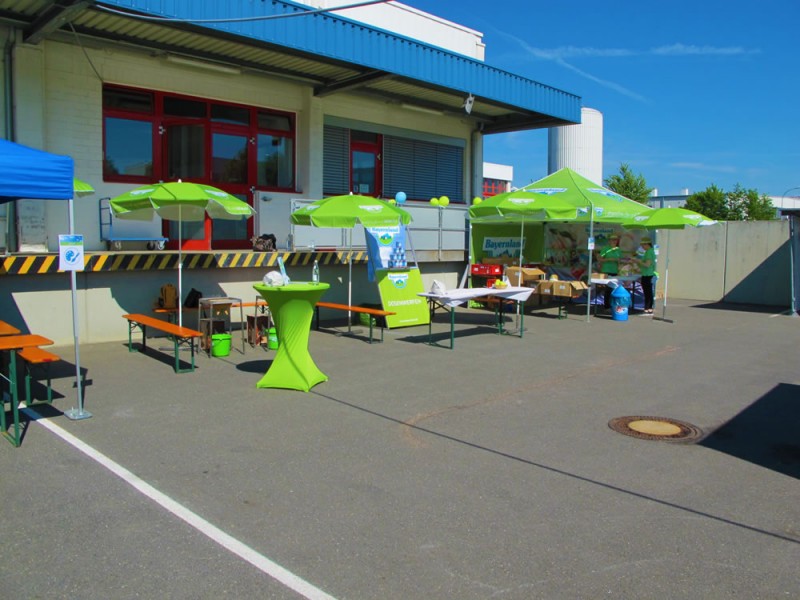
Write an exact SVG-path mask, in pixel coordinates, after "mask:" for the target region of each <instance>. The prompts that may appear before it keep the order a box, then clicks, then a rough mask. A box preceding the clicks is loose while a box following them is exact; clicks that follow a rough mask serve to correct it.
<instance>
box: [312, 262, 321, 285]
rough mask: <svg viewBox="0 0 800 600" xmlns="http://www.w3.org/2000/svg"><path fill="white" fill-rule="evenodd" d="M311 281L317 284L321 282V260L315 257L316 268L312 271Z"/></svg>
mask: <svg viewBox="0 0 800 600" xmlns="http://www.w3.org/2000/svg"><path fill="white" fill-rule="evenodd" d="M311 283H313V284H314V285H317V284H318V283H319V262H318V261H317V260H316V259H314V268H313V269H312V271H311Z"/></svg>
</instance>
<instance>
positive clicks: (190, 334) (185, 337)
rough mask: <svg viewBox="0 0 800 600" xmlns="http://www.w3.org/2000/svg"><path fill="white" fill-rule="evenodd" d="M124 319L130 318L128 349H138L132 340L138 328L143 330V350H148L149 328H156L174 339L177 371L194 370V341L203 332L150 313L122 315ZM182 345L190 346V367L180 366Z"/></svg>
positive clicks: (132, 350) (130, 350) (131, 350)
mask: <svg viewBox="0 0 800 600" xmlns="http://www.w3.org/2000/svg"><path fill="white" fill-rule="evenodd" d="M122 317H123V318H124V319H127V320H128V351H129V352H137V350H134V349H133V342H132V339H131V338H132V335H133V332H134V331H135V330H136V329H140V330H141V332H142V351H145V350H147V328H148V327H150V328H151V329H155V330H157V331H162V332H164V333H166V334H167V336H169V337H170V338H171V339H172V342H173V344H174V346H175V372H176V373H186V372H188V371H194V341H195V339H197V338H199V337H201V336H202V335H203V334H202V333H200V332H199V331H196V330H194V329H189V328H188V327H181V326H179V325H175V324H174V323H170V322H169V321H164V320H163V319H156V318H155V317H150V316H148V315H142V314H129V315H122ZM181 346H188V347H189V349H190V350H191V356H192V359H191V364H192V366H191V368H190V369H181V368H180V362H181V357H180V347H181Z"/></svg>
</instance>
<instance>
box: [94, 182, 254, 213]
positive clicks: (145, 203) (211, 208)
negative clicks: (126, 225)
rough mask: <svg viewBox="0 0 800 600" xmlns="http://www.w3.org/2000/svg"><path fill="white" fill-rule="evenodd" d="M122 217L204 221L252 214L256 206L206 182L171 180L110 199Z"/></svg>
mask: <svg viewBox="0 0 800 600" xmlns="http://www.w3.org/2000/svg"><path fill="white" fill-rule="evenodd" d="M109 205H110V206H111V210H112V211H113V212H114V215H115V216H117V217H119V218H120V219H131V220H136V221H149V220H151V219H152V218H153V215H154V214H157V215H159V216H160V217H161V218H162V219H168V220H170V221H203V220H204V219H205V217H206V214H208V216H209V217H211V218H212V219H229V220H231V219H241V218H246V217H251V216H253V214H255V210H253V207H251V206H250V205H249V204H247V202H243V201H242V200H239V198H237V197H236V196H232V195H230V194H229V193H228V192H224V191H222V190H220V189H218V188H215V187H213V186H210V185H205V184H202V183H191V182H183V181H171V182H167V183H154V184H152V185H143V186H140V187H138V188H135V189H133V190H131V191H129V192H126V193H124V194H121V195H119V196H116V197H115V198H112V199H111V200H110V201H109Z"/></svg>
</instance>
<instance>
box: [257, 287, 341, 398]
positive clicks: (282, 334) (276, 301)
mask: <svg viewBox="0 0 800 600" xmlns="http://www.w3.org/2000/svg"><path fill="white" fill-rule="evenodd" d="M253 287H254V288H255V290H256V291H257V292H258V293H259V294H261V296H262V297H263V298H264V300H266V301H267V304H269V310H270V312H271V313H272V318H273V319H274V321H275V328H276V329H277V331H278V350H277V352H276V353H275V358H274V359H273V361H272V365H271V366H270V368H269V369H268V370H267V373H266V375H264V377H262V378H261V380H260V381H259V382H258V383H257V384H256V387H257V388H284V389H289V390H301V391H304V392H307V391H309V390H310V389H311V388H312V387H314V386H315V385H317V384H318V383H322V382H323V381H327V380H328V376H327V375H325V373H323V372H322V371H320V370H319V369H318V368H317V365H316V364H314V361H313V359H312V358H311V354H310V353H309V352H308V335H309V332H310V331H311V319H312V318H313V316H314V306H315V305H316V304H317V302H318V301H319V299H320V298H321V297H322V295H323V294H324V293H325V292H326V291H327V289H328V288H329V287H330V284H328V283H317V284H314V283H290V284H289V285H282V286H274V287H273V286H269V285H264V284H262V283H256V284H254V285H253Z"/></svg>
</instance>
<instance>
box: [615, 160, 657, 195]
mask: <svg viewBox="0 0 800 600" xmlns="http://www.w3.org/2000/svg"><path fill="white" fill-rule="evenodd" d="M603 185H605V186H606V187H607V188H608V189H610V190H612V191H614V192H617V193H618V194H619V195H620V196H625V197H626V198H630V199H631V200H636V202H640V203H642V204H647V200H648V198H650V192H652V191H653V188H651V187H648V186H647V181H645V178H644V176H643V175H641V174H638V175H635V174H634V173H633V171H631V168H630V166H629V165H627V164H626V163H623V164H621V165H620V167H619V173H618V174H617V175H612V176H611V177H606V179H605V181H604V182H603Z"/></svg>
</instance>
